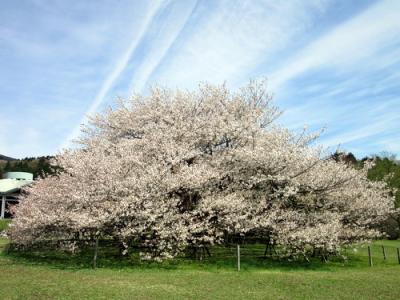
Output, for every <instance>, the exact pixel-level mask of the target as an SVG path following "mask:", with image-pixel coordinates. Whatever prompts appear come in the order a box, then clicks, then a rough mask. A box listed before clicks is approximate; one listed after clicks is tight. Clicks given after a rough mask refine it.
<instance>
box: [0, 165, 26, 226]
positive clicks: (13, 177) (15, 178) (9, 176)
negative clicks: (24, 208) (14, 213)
mask: <svg viewBox="0 0 400 300" xmlns="http://www.w3.org/2000/svg"><path fill="white" fill-rule="evenodd" d="M3 177H4V178H3V179H0V197H1V205H0V219H4V217H5V216H6V208H7V206H8V205H9V204H16V203H18V194H19V192H20V190H21V188H22V187H23V186H25V185H28V184H30V183H31V182H32V181H33V174H31V173H26V172H8V173H5V174H4V176H3Z"/></svg>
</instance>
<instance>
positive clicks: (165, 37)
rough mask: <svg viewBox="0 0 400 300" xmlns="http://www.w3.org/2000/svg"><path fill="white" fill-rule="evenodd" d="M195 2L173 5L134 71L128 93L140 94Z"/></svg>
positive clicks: (178, 32)
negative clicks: (135, 92)
mask: <svg viewBox="0 0 400 300" xmlns="http://www.w3.org/2000/svg"><path fill="white" fill-rule="evenodd" d="M196 4H197V0H195V1H184V2H177V3H174V5H173V6H174V7H172V8H171V10H172V13H171V14H170V15H169V16H168V17H167V19H166V20H164V21H163V24H162V28H161V29H160V30H158V32H157V34H156V35H155V36H154V38H153V41H152V43H151V47H150V50H149V51H148V52H146V55H145V56H144V58H143V60H141V62H140V65H139V66H138V67H137V68H136V69H135V71H134V76H133V78H132V80H131V84H130V85H129V87H130V92H131V91H137V92H141V91H142V89H143V88H144V87H145V85H146V83H147V81H148V80H149V77H150V76H151V74H152V73H153V72H154V70H155V69H156V68H157V67H158V66H159V64H160V63H161V62H162V60H163V59H164V58H165V56H166V54H167V53H168V50H169V49H170V48H171V46H172V45H173V43H174V42H175V40H176V39H177V37H178V36H179V34H180V33H181V32H182V30H183V28H184V27H185V24H186V23H187V21H188V19H189V17H190V16H191V14H192V12H193V10H194V8H195V7H196Z"/></svg>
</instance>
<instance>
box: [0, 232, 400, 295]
mask: <svg viewBox="0 0 400 300" xmlns="http://www.w3.org/2000/svg"><path fill="white" fill-rule="evenodd" d="M7 243H8V241H7V240H6V239H0V248H1V251H2V253H1V254H0V282H1V286H0V299H400V265H399V264H398V262H397V256H396V247H400V241H377V242H375V243H374V244H373V246H372V252H373V256H374V266H373V267H369V266H368V255H367V249H366V248H365V247H360V248H358V249H357V251H354V250H352V249H348V250H347V255H348V260H347V261H344V260H342V259H339V258H335V259H333V260H331V261H329V262H327V263H321V262H319V261H317V260H315V261H312V262H311V263H306V262H282V261H277V260H274V259H273V258H267V259H265V258H262V253H263V250H264V249H263V246H262V245H251V246H244V247H242V253H243V257H242V270H241V272H237V271H236V270H235V261H236V257H235V252H234V249H233V248H222V247H220V248H216V249H212V257H211V258H207V259H205V260H203V261H192V260H188V259H184V258H182V259H176V260H174V261H169V262H164V263H161V264H157V263H141V262H139V261H138V259H137V257H136V256H133V257H132V258H130V259H118V258H116V257H114V256H113V255H112V253H108V252H107V251H109V250H108V249H106V248H105V247H103V248H102V249H101V251H100V256H99V266H100V268H98V269H96V270H93V269H91V268H90V256H91V253H90V252H88V253H81V254H79V255H75V256H71V255H66V254H62V253H59V252H46V253H42V252H40V251H31V252H29V253H13V252H11V253H9V254H7V253H6V252H5V251H4V250H5V247H6V245H7ZM381 245H384V246H386V252H387V256H388V258H387V260H386V261H384V260H383V256H382V249H381Z"/></svg>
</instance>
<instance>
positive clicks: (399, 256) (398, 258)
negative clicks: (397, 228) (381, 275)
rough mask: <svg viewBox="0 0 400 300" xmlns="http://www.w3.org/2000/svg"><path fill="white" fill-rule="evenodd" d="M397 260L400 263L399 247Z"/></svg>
mask: <svg viewBox="0 0 400 300" xmlns="http://www.w3.org/2000/svg"><path fill="white" fill-rule="evenodd" d="M397 261H398V262H399V264H400V249H399V248H397Z"/></svg>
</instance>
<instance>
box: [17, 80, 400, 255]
mask: <svg viewBox="0 0 400 300" xmlns="http://www.w3.org/2000/svg"><path fill="white" fill-rule="evenodd" d="M278 116H279V111H278V110H277V108H276V107H274V106H272V104H271V97H270V95H269V94H267V92H266V87H265V82H250V83H249V85H247V86H246V87H244V88H243V89H241V90H240V91H239V92H235V93H232V92H230V91H229V90H228V89H227V88H226V87H225V86H224V85H222V86H213V85H208V84H203V85H200V87H199V89H198V90H196V91H193V92H191V91H182V90H176V91H172V90H168V89H164V88H159V87H156V88H153V89H152V90H151V93H150V94H149V95H147V96H142V95H136V96H134V97H133V98H132V99H130V100H126V101H122V100H121V101H120V102H118V105H116V108H113V109H111V108H110V109H109V110H108V111H106V112H105V113H104V114H98V115H96V116H94V117H92V119H91V124H90V126H87V127H85V128H83V133H82V137H81V139H80V143H81V145H82V147H81V148H80V149H75V150H67V151H65V152H63V153H62V154H60V155H58V156H57V158H56V161H55V163H56V164H57V165H58V166H60V167H61V168H62V172H60V173H59V174H57V175H55V176H51V177H47V178H45V179H41V180H38V181H37V182H36V183H35V184H34V185H33V186H32V187H30V188H28V190H27V192H26V196H24V199H23V201H22V202H21V204H20V205H19V207H18V209H17V211H16V216H15V219H14V222H13V224H12V225H11V228H10V236H11V238H12V241H13V242H14V243H15V244H17V245H30V244H33V243H36V242H38V241H46V240H72V241H73V240H79V239H93V238H96V237H111V238H115V239H117V240H119V241H121V243H122V244H123V245H124V247H125V248H126V249H125V250H124V251H125V252H126V250H128V248H129V247H130V246H131V245H137V246H140V247H142V249H144V250H142V253H141V255H142V257H143V258H144V259H156V260H161V259H165V258H171V257H174V256H175V255H177V254H178V253H180V252H181V251H183V250H185V249H187V248H188V247H207V246H209V245H214V244H218V243H222V242H224V241H225V240H226V238H227V236H246V235H252V236H256V237H257V238H258V239H261V240H263V239H264V240H268V241H269V242H271V243H274V244H278V245H280V246H281V247H282V248H284V249H286V250H287V253H292V254H296V255H304V256H305V257H307V256H309V255H310V251H315V250H318V251H324V252H326V253H331V252H335V251H337V250H338V249H339V248H340V247H341V246H342V245H345V244H348V243H353V242H358V241H363V240H366V239H371V238H374V237H376V236H378V235H379V234H380V233H379V232H378V231H377V230H375V229H374V224H376V223H378V222H380V221H381V220H382V219H383V218H384V217H385V216H386V215H387V214H388V213H390V212H391V210H392V209H393V202H394V201H393V199H392V197H391V196H390V193H389V191H388V190H387V188H386V186H385V185H384V184H383V183H377V182H370V181H368V180H367V178H366V171H367V168H368V166H366V167H365V168H364V169H363V170H356V169H355V168H353V167H350V166H348V165H347V164H345V163H344V162H343V163H342V162H336V161H334V160H333V159H330V158H326V155H324V153H323V150H321V149H320V148H318V147H314V146H311V144H312V143H313V142H314V141H315V139H316V138H317V136H318V134H307V133H305V132H303V133H302V134H294V133H291V132H290V131H288V130H287V129H285V128H281V127H279V126H277V125H275V122H274V121H275V119H276V118H277V117H278Z"/></svg>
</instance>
